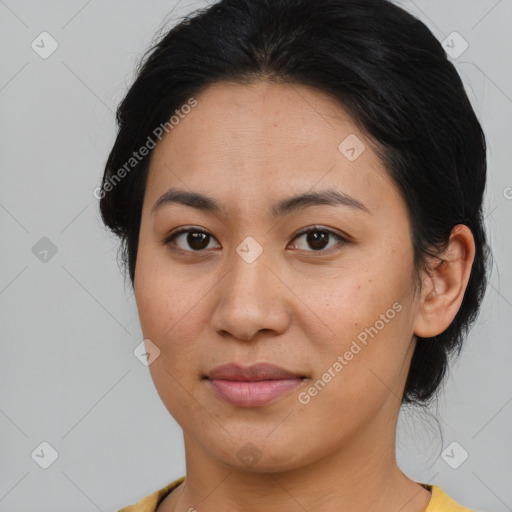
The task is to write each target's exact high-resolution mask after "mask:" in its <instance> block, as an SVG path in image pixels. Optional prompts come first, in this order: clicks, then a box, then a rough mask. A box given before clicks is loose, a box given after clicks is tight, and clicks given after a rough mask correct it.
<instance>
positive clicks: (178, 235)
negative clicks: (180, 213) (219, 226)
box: [162, 228, 214, 252]
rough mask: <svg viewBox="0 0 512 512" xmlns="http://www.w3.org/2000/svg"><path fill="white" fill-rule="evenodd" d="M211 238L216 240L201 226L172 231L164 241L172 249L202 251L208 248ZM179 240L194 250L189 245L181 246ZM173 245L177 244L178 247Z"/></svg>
mask: <svg viewBox="0 0 512 512" xmlns="http://www.w3.org/2000/svg"><path fill="white" fill-rule="evenodd" d="M185 235H186V236H185ZM211 240H214V238H213V236H212V235H210V233H208V231H205V230H203V229H200V228H186V229H180V230H178V231H175V232H174V233H171V234H170V235H169V236H167V237H166V238H165V239H164V240H163V241H162V243H163V244H164V245H168V246H170V249H171V250H173V251H179V252H200V251H204V250H206V249H208V245H209V242H210V241H211ZM177 241H178V242H181V243H184V244H186V245H188V247H189V248H191V249H192V250H190V249H188V248H187V247H180V245H179V243H177ZM173 245H176V246H177V249H175V248H173V247H172V246H173Z"/></svg>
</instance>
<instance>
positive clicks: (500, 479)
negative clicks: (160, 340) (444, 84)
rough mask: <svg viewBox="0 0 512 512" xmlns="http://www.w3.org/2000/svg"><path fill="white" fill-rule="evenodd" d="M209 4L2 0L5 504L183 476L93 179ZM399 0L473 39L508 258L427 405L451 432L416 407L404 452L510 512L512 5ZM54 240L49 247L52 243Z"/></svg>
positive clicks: (116, 503) (465, 72) (40, 502)
mask: <svg viewBox="0 0 512 512" xmlns="http://www.w3.org/2000/svg"><path fill="white" fill-rule="evenodd" d="M204 5H206V2H199V1H196V2H190V1H188V2H187V1H185V0H184V1H182V2H178V3H176V1H162V0H154V1H153V2H151V4H149V3H148V2H142V1H134V0H125V1H121V0H112V1H109V2H99V1H98V0H89V1H84V0H73V1H67V2H64V1H60V2H58V1H45V2H41V1H37V2H36V1H35V0H33V1H28V0H19V1H15V0H0V43H1V48H2V59H1V63H2V65H1V70H0V109H1V111H0V119H1V132H0V137H1V141H2V154H1V158H2V170H1V188H0V227H1V234H2V236H1V239H2V245H1V247H2V264H1V267H0V312H1V313H0V328H1V331H0V335H1V343H2V353H1V358H0V375H1V386H0V438H1V444H0V511H10V512H17V511H23V512H30V511H35V510H37V511H39V512H46V511H48V512H49V511H52V512H59V511H76V512H82V511H95V510H102V511H113V510H116V509H117V508H120V507H121V506H124V505H127V504H129V503H133V502H135V501H137V500H139V499H140V498H142V497H143V496H145V495H147V494H149V493H151V492H153V491H155V490H156V489H157V488H159V487H161V486H163V485H165V484H167V483H169V482H170V481H171V480H173V479H175V478H178V477H180V476H182V475H184V474H185V463H184V451H183V445H182V437H181V429H180V428H179V426H178V425H177V424H176V423H175V421H174V420H173V419H172V418H171V417H170V415H169V414H168V413H167V411H166V409H165V408H164V406H163V404H162V403H161V402H160V399H159V397H158V395H157V393H156V391H155V389H154V387H153V383H152V381H151V378H150V374H149V369H148V368H147V367H146V366H144V365H143V364H141V363H140V362H139V360H138V359H137V358H136V357H135V356H134V354H133V350H134V348H135V347H136V346H137V345H138V344H139V343H140V342H141V341H142V334H141V331H140V327H139V324H138V317H137V311H136V307H135V302H134V298H133V295H132V293H131V290H130V288H129V286H125V284H124V282H123V277H122V274H121V272H120V270H119V268H118V266H117V263H116V252H117V241H116V240H115V239H114V238H113V237H112V236H111V235H110V234H109V233H108V232H107V231H105V230H104V229H103V227H102V224H101V222H100V219H99V215H98V208H97V206H98V202H97V200H96V199H95V197H94V196H93V190H94V188H95V187H97V186H98V185H99V183H100V178H101V175H102V170H103V166H104V164H105V160H106V158H107V155H108V152H109V149H110V147H111V145H112V143H113V141H114V136H115V125H114V115H113V111H114V110H115V107H116V105H117V103H118V102H119V100H120V99H121V98H122V97H123V95H124V94H125V92H126V89H127V87H128V86H129V84H130V83H131V82H132V79H133V76H134V66H135V64H136V63H137V62H138V59H139V58H140V56H141V55H142V53H143V51H144V50H145V49H146V48H147V47H148V46H149V44H150V43H151V40H152V38H153V36H154V35H155V33H156V32H157V30H158V29H159V28H160V27H162V26H163V25H164V23H165V22H167V26H170V25H171V24H173V23H174V21H175V20H176V19H177V18H178V17H179V16H182V15H183V14H186V13H188V12H190V11H191V10H193V9H194V8H196V7H200V6H204ZM401 5H403V6H404V7H406V8H407V9H408V10H410V11H411V12H412V13H414V14H416V15H417V16H418V17H419V18H420V19H422V20H423V21H424V22H425V23H426V24H427V25H428V26H429V27H430V28H431V30H432V31H433V32H434V34H435V35H436V37H438V38H439V40H440V41H443V40H445V38H447V37H448V38H449V37H452V39H448V41H450V40H454V39H453V36H450V34H452V32H454V31H456V32H458V33H459V34H460V35H461V36H462V37H463V38H464V40H466V41H467V42H468V44H469V47H468V48H467V50H466V51H465V52H464V53H463V54H461V55H460V56H458V57H457V58H454V59H453V60H454V62H455V63H456V66H457V68H458V70H459V72H460V74H461V76H462V78H463V80H464V83H465V84H466V86H467V90H468V93H469V95H470V98H471V101H472V102H473V105H474V108H475V110H476V112H477V114H478V116H479V118H480V120H481V122H482V124H483V126H484V130H485V131H486V134H487V137H488V143H489V182H488V191H487V196H486V223H487V227H488V229H489V235H490V241H491V244H492V245H493V247H494V253H495V260H496V262H495V268H494V270H493V275H492V280H491V285H490V287H489V290H488V294H487V296H486V299H485V303H484V306H483V310H482V313H481V316H480V318H479V320H478V324H477V325H476V326H475V328H474V329H473V331H472V333H471V335H470V337H469V339H468V341H467V343H466V347H465V349H464V351H463V353H462V356H461V357H460V359H459V360H458V361H457V362H456V364H455V365H454V366H453V368H452V370H451V372H450V375H449V378H448V380H447V382H446V388H445V389H446V390H445V393H444V394H443V395H442V397H441V400H440V402H439V407H438V410H432V413H433V414H438V415H439V417H440V418H441V421H440V427H441V428H442V439H441V437H440V435H439V431H438V426H437V424H436V422H435V420H434V419H433V417H432V416H429V415H428V414H424V413H421V412H418V411H404V413H403V415H401V418H400V422H399V432H398V460H399V462H400V464H401V466H402V468H403V470H404V471H405V472H406V473H408V474H409V475H410V476H411V477H412V478H414V479H416V480H417V481H423V482H430V483H435V484H437V485H440V486H441V487H442V488H443V489H444V490H445V491H446V492H447V493H448V494H450V495H451V496H452V497H453V498H454V499H456V500H457V501H460V502H461V503H463V504H465V505H467V506H470V507H472V508H474V509H476V510H480V511H484V512H505V511H506V510H512V484H511V482H512V442H511V440H510V431H511V429H510V424H511V420H512V403H511V402H512V385H511V384H512V375H511V373H512V372H510V363H511V354H512V344H511V343H510V333H511V331H512V322H511V318H512V286H511V285H512V282H511V279H512V265H511V261H510V256H509V255H510V254H511V237H510V219H511V216H512V188H510V187H512V174H511V172H510V169H511V163H512V162H511V153H510V134H511V132H512V130H511V128H512V126H511V124H512V123H511V119H512V99H511V98H512V70H511V66H510V48H512V31H511V30H510V26H511V22H512V0H499V1H496V0H478V1H477V0H472V1H468V0H428V1H427V0H416V1H415V2H411V1H407V2H405V1H404V2H401ZM173 8H174V11H173V12H172V14H171V15H169V13H170V12H171V10H172V9H173ZM43 31H47V32H49V33H50V34H51V36H52V37H53V38H54V39H55V40H56V41H57V43H58V45H59V46H58V49H57V50H56V51H55V52H54V53H53V54H52V55H50V56H49V57H48V58H46V59H43V58H41V57H40V55H39V54H38V53H36V51H34V50H33V49H32V47H31V43H32V41H34V40H36V43H37V42H38V41H40V39H38V36H39V34H40V33H41V32H43ZM39 44H40V46H42V44H41V43H39ZM454 44H455V46H454V50H460V49H461V48H462V46H461V41H460V40H458V42H457V40H455V43H454ZM45 48H46V50H48V48H50V45H49V40H46V43H45ZM507 225H508V226H509V228H507V227H506V226H507ZM43 237H47V238H48V239H49V240H51V242H52V244H54V246H55V248H56V250H57V252H56V253H55V254H52V252H51V250H50V252H48V253H47V254H46V253H44V252H41V251H43V250H44V249H45V248H46V249H48V241H46V240H43V241H40V240H41V239H42V238H43ZM36 244H39V245H36ZM45 244H46V245H45ZM34 246H35V247H36V248H35V249H33V248H34ZM507 257H508V258H507ZM41 258H43V261H42V260H41ZM44 258H46V260H45V261H44ZM43 441H46V442H48V443H49V444H50V445H51V446H52V447H53V448H54V449H55V450H56V451H57V452H58V458H57V459H56V460H55V462H54V463H53V464H52V465H51V466H50V467H48V468H47V469H42V468H41V467H40V466H39V465H38V464H37V463H36V462H35V461H36V460H38V461H42V460H43V459H44V458H45V457H49V451H48V449H46V452H45V451H44V450H43V452H41V449H40V448H39V451H37V450H36V449H37V448H38V447H39V445H40V443H41V442H43ZM454 441H455V442H457V443H458V444H457V445H451V447H449V445H450V444H451V443H452V442H454ZM446 447H449V449H448V451H447V452H445V456H444V458H443V456H441V454H442V452H443V450H444V449H445V448H446ZM34 450H36V452H35V453H39V455H40V457H39V459H38V458H37V456H34V457H32V456H31V454H32V453H33V452H34ZM463 450H464V451H466V452H467V453H468V455H469V457H468V458H467V460H465V461H464V462H463V463H462V464H460V466H459V467H458V468H457V469H453V468H452V467H451V466H450V465H449V464H448V462H447V460H448V461H449V462H450V463H451V464H452V465H457V464H458V463H460V461H461V460H462V459H463V458H464V454H465V452H464V451H463ZM43 454H44V455H43ZM446 454H448V455H446Z"/></svg>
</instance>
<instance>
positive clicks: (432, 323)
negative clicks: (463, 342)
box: [414, 224, 475, 338]
mask: <svg viewBox="0 0 512 512" xmlns="http://www.w3.org/2000/svg"><path fill="white" fill-rule="evenodd" d="M474 258H475V242H474V239H473V234H472V233H471V230H470V229H469V228H468V227H467V226H465V225H464V224H458V225H457V226H455V227H454V228H453V229H452V232H451V234H450V239H449V242H448V245H447V247H446V249H445V251H444V252H443V253H442V254H440V255H439V257H438V258H432V259H429V265H428V270H425V271H424V274H423V280H422V290H421V297H420V304H419V310H418V315H417V318H416V320H415V325H414V334H415V335H416V336H419V337H421V338H430V337H433V336H437V335H438V334H441V333H442V332H443V331H444V330H446V329H447V327H448V326H449V325H450V324H451V322H452V321H453V319H454V318H455V315H456V314H457V312H458V311H459V308H460V305H461V304H462V299H463V298H464V293H465V291H466V287H467V285H468V282H469V277H470V275H471V267H472V265H473V260H474Z"/></svg>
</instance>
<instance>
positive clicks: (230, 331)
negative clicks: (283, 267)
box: [211, 251, 293, 341]
mask: <svg viewBox="0 0 512 512" xmlns="http://www.w3.org/2000/svg"><path fill="white" fill-rule="evenodd" d="M227 265H228V266H229V268H228V273H227V275H226V276H225V277H224V278H223V279H222V280H221V282H220V283H219V284H218V286H217V287H216V293H217V296H216V302H215V309H214V312H213V315H212V317H211V325H212V328H213V329H214V330H215V332H217V333H219V334H220V335H221V336H223V337H226V336H228V335H230V336H232V337H233V338H236V339H239V340H244V341H249V340H253V339H255V338H257V337H258V335H259V333H262V332H264V333H265V336H269V335H278V334H280V333H283V332H285V331H286V329H287V328H288V326H289V324H290V316H291V310H292V303H291V300H292V297H293V293H292V292H291V291H290V290H289V289H288V287H287V286H286V284H285V283H284V282H283V279H282V278H281V277H280V276H279V270H278V269H277V268H276V267H277V265H275V264H274V265H273V264H272V261H271V259H270V258H269V257H266V255H265V251H264V252H263V253H262V254H261V255H260V256H259V257H258V258H256V260H254V261H252V262H250V260H247V261H246V259H244V258H243V257H242V256H240V255H239V254H238V253H237V252H234V253H233V254H232V255H231V257H230V258H229V262H228V263H227Z"/></svg>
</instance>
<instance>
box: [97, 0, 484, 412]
mask: <svg viewBox="0 0 512 512" xmlns="http://www.w3.org/2000/svg"><path fill="white" fill-rule="evenodd" d="M257 80H268V81H275V82H288V83H296V84H304V85H309V86H313V87H315V88H317V89H318V90H319V91H322V92H326V93H330V94H331V95H333V96H334V97H335V98H337V99H338V100H339V102H340V105H342V106H343V107H344V108H345V109H347V111H348V112H349V113H350V114H351V116H352V117H353V119H354V120H355V122H356V123H358V125H359V126H360V127H361V129H362V130H363V131H364V133H365V134H366V135H367V136H368V137H369V138H370V140H372V141H373V142H374V143H375V145H376V147H377V148H378V154H379V156H380V158H381V159H382V161H383V164H384V165H385V167H386V169H387V172H388V173H389V175H390V177H391V178H392V179H393V181H394V182H395V183H396V184H397V186H398V188H399V190H400V192H401V194H402V196H403V198H404V200H405V202H406V204H407V207H408V211H409V215H410V220H411V226H412V233H411V236H412V242H413V247H414V263H415V269H416V270H417V271H418V270H420V269H422V268H425V265H426V258H427V256H429V255H431V254H436V252H437V251H439V250H442V249H443V248H444V247H445V246H446V243H447V242H448V239H449V236H450V233H451V230H452V228H453V227H454V226H455V225H457V224H465V225H466V226H468V227H469V228H470V229H471V232H472V234H473V237H474V241H475V245H476V254H475V259H474V263H473V266H472V270H471V275H470V278H469V283H468V285H467V289H466V292H465V294H464V298H463V301H462V304H461V307H460V309H459V311H458V313H457V315H456V316H455V318H454V320H453V321H452V323H451V324H450V325H449V327H448V328H447V329H446V330H445V331H444V332H443V333H441V334H439V335H437V336H435V337H432V338H418V341H417V345H416V348H415V352H414V355H413V358H412V362H411V367H410V370H409V375H408V378H407V382H406V386H405V391H404V395H403V398H402V402H403V403H416V404H426V403H427V402H428V401H429V400H430V399H431V398H432V397H433V396H435V392H436V390H437V389H438V388H439V385H440V383H441V381H442V380H443V377H444V375H445V373H446V369H447V363H448V360H449V356H450V355H451V354H452V353H457V354H458V353H459V352H460V349H461V346H462V343H463V340H464V337H465V336H466V334H467V332H468V330H469V328H470V327H471V325H472V324H473V322H474V320H475V319H476V316H477V314H478V310H479V307H480V304H481V301H482V298H483V295H484V293H485V288H486V284H487V275H488V260H489V256H490V252H489V249H488V246H487V243H486V235H485V230H484V221H483V215H482V201H483V194H484V189H485V182H486V143H485V137H484V134H483V132H482V129H481V126H480V124H479V122H478V120H477V118H476V116H475V113H474V111H473V109H472V107H471V104H470V102H469V100H468V97H467V95H466V93H465V90H464V87H463V84H462V82H461V79H460V77H459V75H458V73H457V71H456V69H455V67H454V66H453V64H452V63H451V62H450V60H449V59H448V58H447V56H446V53H445V51H444V50H443V47H442V45H441V44H440V43H439V42H438V41H437V39H436V38H435V37H434V35H433V34H432V33H431V32H430V30H429V29H428V28H427V27H426V26H425V25H424V24H423V23H422V22H421V21H419V20H418V19H416V18H415V17H413V16H412V15H410V14H409V13H407V12H406V11H405V10H403V9H402V8H400V7H398V6H396V5H394V4H392V3H391V2H389V1H387V0H221V1H219V2H217V3H214V4H213V5H211V6H209V7H207V8H204V9H200V10H197V11H195V12H194V13H192V14H191V15H189V16H186V17H184V18H183V19H182V21H181V22H180V23H179V24H177V25H176V26H174V27H173V28H172V29H171V30H170V31H169V32H167V33H165V34H164V35H163V36H162V37H161V38H160V39H159V41H158V42H156V43H155V44H154V45H153V46H152V47H151V48H150V49H149V50H148V51H147V52H146V54H145V55H144V57H143V59H142V61H141V63H140V64H139V66H138V68H137V77H136V80H135V82H134V83H133V85H132V86H131V87H130V89H129V91H128V93H127V94H126V96H125V98H124V99H123V100H122V102H121V103H120V104H119V106H118V109H117V123H118V134H117V138H116V140H115V143H114V146H113V148H112V150H111V152H110V155H109V157H108V161H107V163H106V166H105V173H104V176H103V181H102V189H101V193H100V197H101V201H100V210H101V216H102V219H103V221H104V223H105V224H106V226H108V227H109V228H110V229H111V230H112V231H113V232H114V233H115V234H116V235H117V236H119V237H120V239H121V246H120V248H121V251H122V261H123V263H124V266H125V270H126V269H127V270H128V273H129V276H130V281H131V284H132V286H133V283H134V275H135V266H136V256H137V247H138V238H139V228H140V222H141V213H142V203H143V198H144V192H145V186H146V178H147V174H148V167H149V156H150V154H151V151H150V152H149V155H148V156H147V157H145V158H143V159H141V160H140V161H137V162H136V163H135V164H134V165H133V166H132V167H131V168H129V169H127V167H126V162H127V161H129V159H130V158H131V157H132V155H133V152H135V151H137V150H138V149H139V148H141V147H142V146H144V145H145V144H146V143H147V141H148V137H150V136H151V134H153V133H154V132H155V129H156V128H157V127H159V126H165V123H168V121H169V119H170V118H171V116H172V115H173V114H174V113H175V112H176V111H177V110H179V109H180V108H181V107H182V106H183V105H186V104H187V103H189V102H190V99H191V98H192V97H194V96H197V95H198V94H199V93H200V92H201V91H202V90H204V89H205V88H206V87H208V86H209V85H212V84H214V83H216V82H220V81H231V82H237V83H242V84H246V83H251V82H253V81H257ZM123 166H124V167H123ZM123 168H124V169H125V172H123V173H122V176H123V177H122V179H119V176H120V170H121V169H123ZM114 178H117V180H116V181H114Z"/></svg>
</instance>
